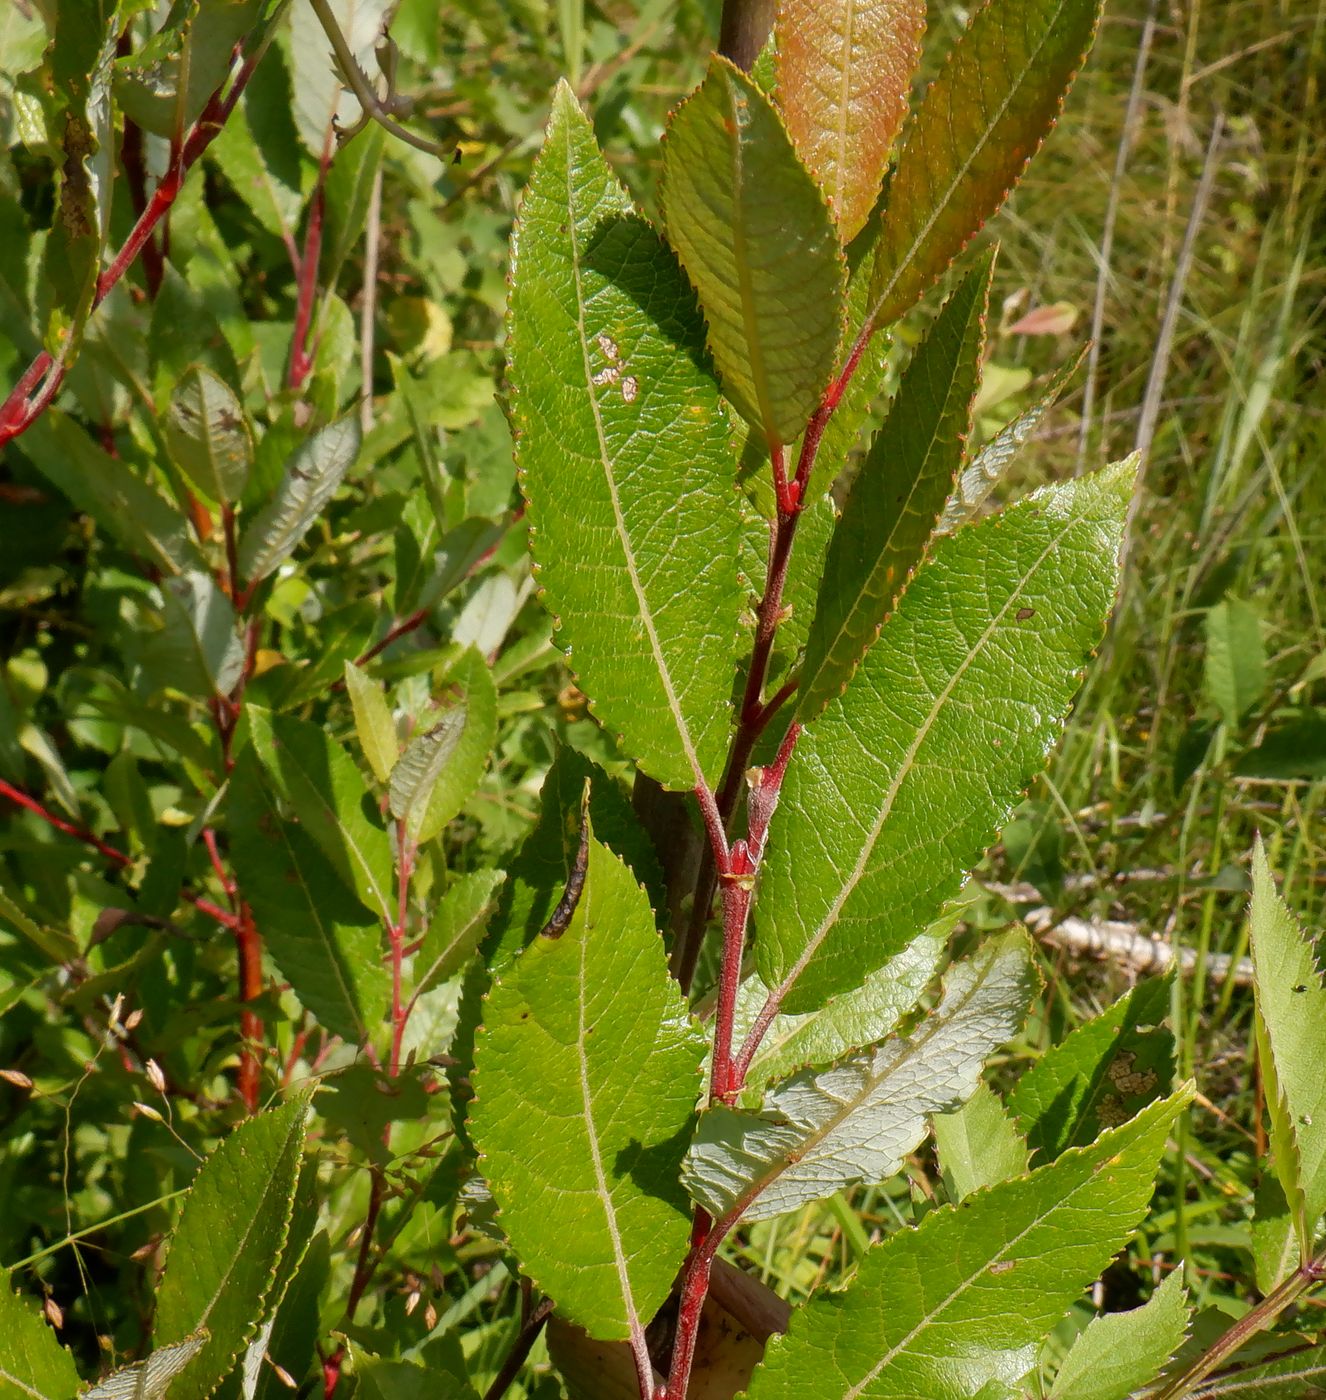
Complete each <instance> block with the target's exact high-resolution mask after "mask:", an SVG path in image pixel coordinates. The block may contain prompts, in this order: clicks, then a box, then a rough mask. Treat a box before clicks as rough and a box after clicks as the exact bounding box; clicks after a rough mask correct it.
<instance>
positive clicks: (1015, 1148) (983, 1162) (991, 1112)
mask: <svg viewBox="0 0 1326 1400" xmlns="http://www.w3.org/2000/svg"><path fill="white" fill-rule="evenodd" d="M931 1126H932V1127H933V1128H934V1131H935V1150H936V1152H937V1153H938V1154H939V1165H940V1166H941V1167H942V1168H943V1171H944V1185H945V1187H946V1188H947V1190H948V1194H949V1199H950V1200H952V1201H960V1200H963V1199H964V1198H965V1197H967V1196H970V1195H971V1194H972V1192H973V1191H979V1190H981V1189H982V1187H985V1186H997V1185H998V1184H999V1183H1000V1182H1001V1181H1011V1180H1012V1179H1013V1177H1015V1176H1021V1175H1022V1174H1023V1173H1024V1172H1025V1171H1026V1170H1027V1167H1028V1164H1029V1157H1030V1153H1029V1152H1028V1150H1027V1143H1026V1140H1025V1139H1024V1138H1023V1136H1022V1134H1021V1133H1020V1132H1018V1130H1017V1128H1016V1126H1015V1125H1014V1123H1013V1120H1012V1119H1011V1118H1010V1117H1009V1115H1008V1113H1007V1112H1006V1111H1005V1109H1004V1105H1003V1104H1002V1103H1001V1102H1000V1100H999V1095H998V1094H996V1093H995V1092H994V1090H993V1089H991V1088H990V1086H989V1085H988V1084H979V1085H978V1086H977V1088H976V1092H975V1093H974V1094H973V1095H972V1096H971V1098H969V1099H968V1100H967V1102H966V1103H965V1104H963V1105H962V1107H961V1108H958V1109H955V1110H954V1111H952V1112H950V1113H940V1114H936V1115H935V1118H934V1120H933V1122H932V1124H931Z"/></svg>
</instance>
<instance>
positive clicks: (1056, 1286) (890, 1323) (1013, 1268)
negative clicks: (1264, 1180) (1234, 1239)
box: [747, 1088, 1192, 1400]
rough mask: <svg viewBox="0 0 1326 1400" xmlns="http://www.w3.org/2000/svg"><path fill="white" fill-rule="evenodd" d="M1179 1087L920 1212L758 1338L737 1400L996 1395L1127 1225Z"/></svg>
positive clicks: (1122, 1238) (1030, 1358)
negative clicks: (1007, 1177) (1010, 1174)
mask: <svg viewBox="0 0 1326 1400" xmlns="http://www.w3.org/2000/svg"><path fill="white" fill-rule="evenodd" d="M1191 1096H1192V1090H1191V1088H1185V1089H1184V1090H1183V1091H1182V1092H1180V1093H1178V1094H1175V1095H1174V1096H1173V1097H1171V1098H1169V1099H1166V1100H1164V1101H1163V1102H1161V1103H1156V1104H1153V1105H1151V1107H1149V1108H1147V1109H1144V1110H1143V1112H1142V1113H1141V1114H1139V1115H1138V1117H1136V1118H1135V1119H1133V1121H1132V1122H1131V1123H1127V1124H1125V1125H1124V1126H1123V1127H1120V1128H1116V1129H1113V1130H1112V1131H1110V1132H1107V1133H1104V1134H1102V1136H1101V1137H1100V1139H1099V1140H1098V1141H1097V1142H1095V1143H1093V1144H1092V1145H1091V1146H1090V1147H1084V1148H1077V1149H1074V1150H1073V1151H1070V1152H1066V1153H1064V1155H1063V1156H1062V1157H1060V1158H1059V1160H1058V1161H1056V1162H1053V1163H1051V1164H1050V1165H1049V1166H1045V1167H1042V1168H1041V1169H1040V1170H1039V1171H1035V1172H1032V1174H1031V1175H1030V1176H1028V1177H1024V1178H1022V1179H1021V1180H1018V1181H1006V1182H1004V1183H1002V1184H1001V1185H999V1186H994V1187H991V1188H990V1189H989V1190H987V1191H983V1192H981V1193H979V1194H978V1195H975V1196H972V1197H970V1198H969V1199H968V1200H966V1201H964V1202H963V1203H962V1205H961V1206H945V1207H941V1208H940V1209H939V1210H935V1211H931V1212H930V1214H929V1215H927V1216H926V1217H925V1219H924V1220H923V1221H922V1222H921V1224H920V1225H919V1226H918V1227H917V1228H916V1229H914V1230H899V1231H898V1232H897V1233H895V1234H893V1235H891V1236H889V1238H888V1239H887V1240H886V1241H885V1242H884V1243H883V1244H881V1245H877V1246H876V1247H875V1248H874V1249H872V1250H871V1251H870V1252H869V1253H868V1254H867V1255H866V1256H865V1258H864V1259H863V1260H862V1261H861V1265H860V1267H859V1269H858V1270H857V1275H856V1278H855V1279H854V1280H853V1282H852V1283H851V1285H850V1286H849V1287H848V1288H847V1289H846V1290H845V1291H844V1292H842V1293H836V1294H828V1295H826V1296H824V1297H820V1298H816V1299H814V1300H812V1301H811V1302H810V1303H809V1304H808V1305H807V1306H806V1307H804V1308H802V1309H800V1310H799V1311H798V1312H797V1313H796V1314H794V1316H793V1318H792V1325H791V1327H790V1329H789V1330H788V1332H787V1335H786V1336H784V1337H775V1338H773V1339H771V1341H770V1343H769V1347H768V1351H767V1352H766V1355H765V1361H764V1364H763V1365H762V1366H761V1367H760V1368H759V1370H757V1371H756V1373H755V1375H754V1376H753V1377H752V1379H751V1384H750V1389H749V1390H748V1392H747V1394H748V1396H749V1400H793V1398H794V1397H795V1400H803V1397H805V1396H808V1395H813V1396H815V1400H849V1397H850V1400H915V1397H917V1396H922V1395H923V1396H925V1397H926V1400H968V1398H969V1397H971V1396H973V1395H975V1394H978V1393H979V1394H984V1393H985V1392H984V1391H982V1386H984V1385H986V1384H992V1385H994V1387H995V1389H994V1393H995V1394H1001V1393H1007V1390H1006V1389H1003V1388H1006V1387H1009V1386H1013V1385H1015V1384H1016V1383H1017V1382H1018V1381H1019V1380H1021V1379H1022V1377H1023V1376H1025V1375H1026V1374H1027V1372H1028V1371H1029V1370H1031V1368H1032V1367H1033V1365H1034V1364H1035V1360H1036V1347H1037V1346H1038V1344H1039V1343H1040V1342H1041V1341H1042V1339H1043V1338H1044V1337H1045V1336H1046V1335H1047V1334H1048V1333H1049V1331H1050V1329H1051V1328H1053V1327H1054V1326H1055V1324H1056V1323H1058V1322H1059V1320H1060V1318H1061V1317H1062V1316H1063V1313H1064V1312H1065V1310H1066V1309H1067V1308H1068V1306H1069V1305H1070V1304H1071V1303H1072V1302H1073V1301H1074V1300H1075V1299H1076V1298H1077V1296H1078V1294H1079V1293H1080V1292H1081V1291H1082V1289H1083V1288H1085V1287H1086V1285H1087V1284H1089V1283H1090V1282H1091V1281H1092V1280H1093V1279H1095V1278H1096V1277H1097V1275H1098V1274H1099V1273H1100V1271H1101V1270H1102V1269H1103V1268H1104V1267H1105V1266H1106V1265H1107V1264H1108V1263H1109V1261H1110V1259H1111V1258H1112V1257H1113V1256H1114V1254H1115V1253H1116V1252H1117V1251H1118V1250H1119V1249H1120V1248H1122V1246H1123V1245H1124V1243H1125V1242H1126V1241H1127V1239H1128V1237H1129V1236H1130V1235H1131V1233H1132V1232H1133V1230H1134V1229H1135V1228H1136V1226H1137V1224H1138V1222H1139V1221H1140V1220H1141V1218H1142V1215H1143V1213H1144V1212H1145V1210H1146V1207H1147V1203H1148V1202H1149V1201H1150V1199H1151V1192H1152V1187H1153V1183H1154V1180H1155V1174H1156V1169H1157V1167H1158V1166H1159V1163H1160V1157H1161V1154H1162V1152H1163V1151H1164V1149H1165V1140H1166V1137H1167V1136H1168V1134H1169V1130H1170V1127H1171V1125H1172V1124H1173V1122H1174V1119H1175V1117H1176V1116H1177V1115H1178V1113H1179V1112H1180V1111H1181V1110H1182V1109H1183V1108H1184V1107H1185V1106H1186V1104H1187V1102H1188V1100H1189V1099H1190V1098H1191ZM1013 1393H1015V1394H1016V1392H1013Z"/></svg>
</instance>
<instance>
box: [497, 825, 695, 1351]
mask: <svg viewBox="0 0 1326 1400" xmlns="http://www.w3.org/2000/svg"><path fill="white" fill-rule="evenodd" d="M703 1054H704V1041H703V1038H702V1037H701V1036H700V1034H699V1033H698V1032H697V1031H696V1030H695V1029H694V1028H693V1027H692V1026H691V1023H690V1018H689V1016H688V1014H687V1012H686V1007H685V1005H684V1003H683V1002H682V999H681V995H680V993H679V992H678V990H677V986H676V984H675V983H674V982H673V981H672V980H671V979H670V978H669V977H668V973H667V963H666V958H665V956H664V952H663V943H662V940H661V939H660V938H659V935H658V933H657V931H656V930H655V928H654V920H653V915H652V913H651V911H650V908H649V902H648V900H647V899H646V898H645V894H644V891H643V890H642V889H641V888H640V886H639V885H637V884H636V882H635V880H634V878H633V877H632V875H631V873H630V871H629V870H628V869H627V868H626V866H625V865H623V864H622V862H621V861H620V860H618V859H617V857H616V856H614V855H613V854H612V853H611V852H610V851H609V850H608V849H607V847H605V846H602V845H600V844H599V843H598V842H597V841H592V842H591V845H590V851H589V867H588V871H587V873H586V876H585V883H584V888H583V892H582V893H581V896H580V901H579V903H578V905H577V907H576V911H575V915H574V917H573V918H572V920H571V923H570V926H569V927H568V928H567V930H566V932H565V933H563V934H562V935H561V937H559V938H540V939H536V941H535V942H534V943H532V944H531V945H530V946H529V947H528V948H527V949H526V950H525V951H524V953H522V954H521V956H520V957H519V959H517V961H516V962H515V963H514V964H513V965H512V966H511V967H510V968H509V969H508V970H507V971H505V972H503V973H501V974H499V975H498V977H497V978H495V979H494V982H493V986H492V989H491V991H490V992H489V993H488V997H487V1001H486V1003H485V1010H484V1026H483V1029H482V1030H481V1031H480V1033H479V1037H478V1042H477V1045H476V1047H475V1069H474V1094H475V1098H474V1103H473V1104H472V1106H471V1110H470V1131H471V1134H472V1135H473V1138H474V1141H475V1142H476V1143H477V1144H478V1147H479V1152H480V1167H481V1170H482V1172H483V1175H484V1177H485V1178H486V1180H487V1181H488V1184H489V1186H490V1187H491V1189H492V1193H493V1196H494V1198H495V1199H496V1201H497V1203H498V1205H499V1207H500V1208H501V1224H502V1227H503V1229H504V1230H505V1231H506V1235H507V1238H508V1239H509V1240H510V1241H511V1246H512V1248H513V1249H514V1250H515V1252H516V1254H517V1256H518V1257H519V1259H520V1261H521V1264H522V1266H523V1268H524V1269H525V1270H526V1271H527V1272H528V1274H529V1276H530V1278H531V1279H533V1280H534V1281H535V1283H536V1284H537V1286H538V1287H539V1288H541V1289H542V1290H543V1291H545V1292H546V1293H548V1294H549V1295H550V1296H551V1297H552V1298H553V1299H554V1300H555V1302H556V1304H557V1308H558V1311H559V1312H560V1313H561V1314H562V1315H563V1316H565V1317H567V1318H569V1319H570V1320H571V1321H573V1322H575V1323H577V1324H578V1325H579V1326H581V1327H584V1328H585V1330H586V1331H588V1332H589V1333H590V1334H591V1335H593V1336H597V1337H600V1338H604V1339H615V1338H626V1337H628V1336H631V1335H632V1334H633V1333H635V1332H637V1330H638V1329H640V1328H642V1327H643V1326H644V1325H645V1323H647V1322H648V1321H649V1320H650V1319H652V1317H653V1316H654V1313H655V1312H656V1311H657V1310H658V1308H659V1306H660V1305H661V1304H662V1302H663V1300H664V1299H665V1298H666V1297H667V1295H668V1291H669V1289H670V1288H671V1286H672V1281H673V1279H674V1278H675V1276H676V1273H677V1270H678V1268H679V1267H680V1265H681V1263H682V1260H683V1259H684V1258H685V1255H686V1248H687V1241H688V1238H689V1233H690V1220H689V1213H688V1211H687V1207H686V1199H685V1195H684V1194H683V1193H682V1191H681V1190H680V1188H679V1186H678V1180H677V1178H678V1169H679V1167H680V1164H681V1158H682V1154H683V1153H684V1151H685V1143H686V1138H687V1136H688V1126H689V1124H690V1121H691V1117H692V1114H693V1112H694V1106H695V1100H696V1096H697V1094H698V1091H699V1072H700V1062H701V1058H702V1056H703ZM535 1142H537V1143H538V1144H540V1146H539V1150H538V1151H537V1152H531V1150H530V1144H531V1143H535Z"/></svg>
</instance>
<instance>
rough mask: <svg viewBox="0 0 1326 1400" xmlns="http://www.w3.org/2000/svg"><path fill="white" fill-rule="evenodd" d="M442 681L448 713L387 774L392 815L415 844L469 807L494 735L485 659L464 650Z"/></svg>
mask: <svg viewBox="0 0 1326 1400" xmlns="http://www.w3.org/2000/svg"><path fill="white" fill-rule="evenodd" d="M442 679H443V682H444V684H445V685H446V686H447V687H448V689H449V690H450V691H451V692H452V695H451V696H450V699H451V703H452V708H451V709H449V710H445V711H444V712H443V713H442V715H441V717H440V718H439V719H438V721H437V722H436V723H435V724H433V725H431V726H430V728H429V729H428V730H427V732H425V733H423V734H420V735H419V736H418V737H417V738H416V739H413V740H412V741H411V742H410V743H409V744H408V745H407V746H406V749H405V752H404V753H403V754H402V755H401V757H400V759H399V761H398V762H397V764H396V766H395V768H393V769H392V772H391V787H390V797H389V800H390V804H391V814H392V816H394V817H396V818H397V819H398V820H399V821H403V822H405V823H406V827H407V830H408V831H409V834H410V838H411V839H412V840H413V841H415V842H417V843H419V844H422V843H423V842H425V841H431V840H432V839H433V837H434V836H436V835H438V833H439V832H441V831H442V829H443V828H444V827H445V826H446V824H447V823H448V822H449V821H451V819H452V818H453V817H455V816H456V815H457V813H459V812H460V810H461V808H463V807H464V806H465V804H466V802H468V801H469V799H470V797H471V796H472V795H473V793H474V790H475V788H477V787H478V786H479V779H480V778H481V777H482V776H483V770H484V766H485V765H486V764H487V762H488V756H489V754H491V753H492V750H493V741H494V739H495V738H496V735H497V687H496V685H495V684H494V682H493V674H492V672H491V671H490V670H489V669H488V663H487V662H486V661H485V660H484V659H483V657H482V656H480V655H479V653H478V652H477V651H475V649H474V648H473V647H467V648H466V649H465V651H463V652H462V653H461V654H460V657H459V658H458V660H457V661H456V662H454V663H453V664H452V665H451V666H450V667H448V669H447V670H446V672H445V673H444V674H443V677H442Z"/></svg>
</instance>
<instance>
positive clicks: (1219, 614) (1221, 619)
mask: <svg viewBox="0 0 1326 1400" xmlns="http://www.w3.org/2000/svg"><path fill="white" fill-rule="evenodd" d="M1205 682H1206V698H1207V699H1208V700H1209V701H1210V702H1211V704H1213V705H1214V706H1215V707H1216V709H1217V711H1219V714H1220V718H1221V719H1222V720H1224V722H1225V723H1226V724H1227V725H1228V726H1229V727H1230V728H1231V729H1235V728H1237V727H1238V723H1239V721H1240V720H1241V719H1242V718H1243V716H1244V715H1246V714H1247V713H1248V711H1249V710H1251V709H1252V708H1253V707H1254V706H1255V705H1256V704H1257V703H1258V702H1259V701H1260V700H1261V698H1262V696H1263V695H1265V694H1266V644H1265V642H1264V641H1263V640H1262V620H1261V614H1260V613H1259V612H1258V611H1257V609H1256V608H1254V607H1253V606H1252V604H1251V603H1245V602H1243V600H1242V599H1240V598H1232V597H1231V598H1226V599H1225V600H1224V602H1222V603H1217V604H1216V606H1215V607H1213V608H1211V609H1209V610H1208V612H1207V614H1206V675H1205Z"/></svg>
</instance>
